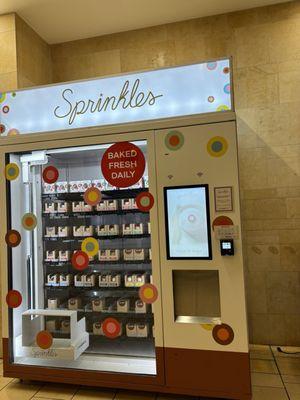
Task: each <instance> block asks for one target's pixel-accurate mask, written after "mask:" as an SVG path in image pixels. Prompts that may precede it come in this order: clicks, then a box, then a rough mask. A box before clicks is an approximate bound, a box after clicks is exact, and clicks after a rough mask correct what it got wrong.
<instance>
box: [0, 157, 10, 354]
mask: <svg viewBox="0 0 300 400" xmlns="http://www.w3.org/2000/svg"><path fill="white" fill-rule="evenodd" d="M0 163H1V165H2V171H4V165H5V155H4V153H0ZM0 187H1V190H0V204H1V205H2V207H0V218H1V237H0V244H1V252H0V270H1V299H2V303H1V304H2V306H1V318H2V319H1V321H2V337H3V338H8V307H7V304H6V294H7V290H8V289H7V288H8V274H7V272H8V271H7V251H6V249H7V247H6V243H5V240H4V238H5V233H6V231H7V225H6V220H7V214H6V207H5V204H6V188H5V187H6V179H5V175H4V173H3V172H2V174H0ZM1 349H2V346H1Z"/></svg>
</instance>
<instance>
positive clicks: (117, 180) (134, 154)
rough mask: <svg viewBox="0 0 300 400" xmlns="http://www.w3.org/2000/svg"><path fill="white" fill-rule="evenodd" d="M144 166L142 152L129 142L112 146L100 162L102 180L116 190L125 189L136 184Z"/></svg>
mask: <svg viewBox="0 0 300 400" xmlns="http://www.w3.org/2000/svg"><path fill="white" fill-rule="evenodd" d="M145 166H146V161H145V157H144V154H143V152H142V151H141V150H140V149H139V148H138V147H137V146H136V145H135V144H132V143H130V142H120V143H115V144H113V145H112V146H110V147H109V148H108V149H107V150H106V151H105V153H104V154H103V157H102V160H101V170H102V173H103V176H104V178H105V179H106V180H107V182H108V183H109V184H110V185H112V186H116V187H118V188H127V187H130V186H132V185H134V184H135V183H137V182H138V181H139V180H140V179H141V178H142V176H143V174H144V171H145Z"/></svg>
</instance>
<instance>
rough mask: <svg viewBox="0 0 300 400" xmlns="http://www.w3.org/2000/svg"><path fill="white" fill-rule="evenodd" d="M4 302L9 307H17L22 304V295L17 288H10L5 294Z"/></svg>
mask: <svg viewBox="0 0 300 400" xmlns="http://www.w3.org/2000/svg"><path fill="white" fill-rule="evenodd" d="M6 304H7V305H8V307H9V308H17V307H19V306H20V305H21V304H22V295H21V293H20V292H18V291H17V290H10V291H9V292H8V293H7V295H6Z"/></svg>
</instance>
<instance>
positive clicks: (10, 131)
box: [7, 129, 20, 136]
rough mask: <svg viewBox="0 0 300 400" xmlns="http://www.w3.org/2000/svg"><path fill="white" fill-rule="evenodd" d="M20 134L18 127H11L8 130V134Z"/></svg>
mask: <svg viewBox="0 0 300 400" xmlns="http://www.w3.org/2000/svg"><path fill="white" fill-rule="evenodd" d="M17 135H20V132H19V131H18V129H10V130H9V131H8V132H7V136H17Z"/></svg>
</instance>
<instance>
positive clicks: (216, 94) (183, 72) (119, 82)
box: [0, 59, 232, 150]
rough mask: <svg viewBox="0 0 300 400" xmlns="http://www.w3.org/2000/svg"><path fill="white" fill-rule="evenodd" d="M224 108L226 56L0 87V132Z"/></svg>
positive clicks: (175, 143) (228, 104)
mask: <svg viewBox="0 0 300 400" xmlns="http://www.w3.org/2000/svg"><path fill="white" fill-rule="evenodd" d="M24 110H26V113H24ZM228 110H232V90H231V68H230V60H229V59H219V60H216V61H210V62H203V63H198V64H191V65H185V66H179V67H172V68H161V69H157V70H152V71H143V72H138V73H132V74H127V75H122V76H112V77H107V78H97V79H92V80H86V81H80V82H71V83H68V84H60V85H54V86H42V87H38V88H33V89H28V90H20V91H18V92H7V93H1V92H0V137H4V136H16V135H18V134H20V135H24V134H30V133H41V134H42V133H47V132H53V131H62V130H66V129H75V128H88V127H96V126H105V125H116V124H125V123H134V122H138V121H151V120H159V119H162V118H176V117H181V116H187V115H196V114H204V113H214V112H221V111H228ZM11 139H12V140H14V139H13V138H11ZM169 139H170V140H169V142H168V145H169V146H170V149H171V150H177V148H179V147H180V146H181V145H182V141H181V137H180V135H179V136H174V135H172V137H170V138H169Z"/></svg>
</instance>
